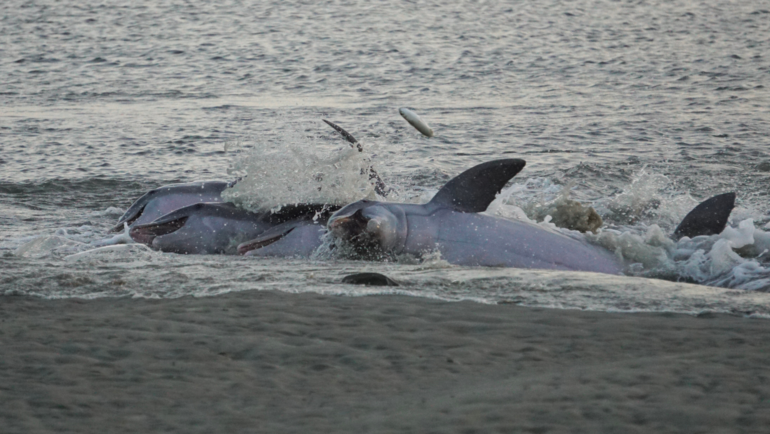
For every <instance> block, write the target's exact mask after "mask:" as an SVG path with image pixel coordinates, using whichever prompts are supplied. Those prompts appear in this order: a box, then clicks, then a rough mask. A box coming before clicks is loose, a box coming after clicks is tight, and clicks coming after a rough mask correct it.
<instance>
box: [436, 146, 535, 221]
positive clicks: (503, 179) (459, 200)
mask: <svg viewBox="0 0 770 434" xmlns="http://www.w3.org/2000/svg"><path fill="white" fill-rule="evenodd" d="M526 164H527V163H526V162H525V161H524V160H521V159H518V158H510V159H505V160H495V161H489V162H487V163H482V164H479V165H478V166H474V167H471V168H470V169H468V170H466V171H465V172H463V173H461V174H459V175H457V176H456V177H454V178H452V179H451V180H450V181H449V182H447V183H446V185H444V186H443V187H442V188H441V190H439V191H438V193H436V195H435V196H434V197H433V199H432V200H431V201H430V202H429V203H428V205H434V206H445V207H449V208H452V209H454V210H456V211H460V212H484V211H486V209H487V208H488V207H489V204H490V203H492V201H493V200H495V196H497V193H499V192H500V190H502V189H503V187H505V184H507V183H508V181H510V180H511V178H513V177H514V176H516V174H517V173H519V172H520V171H521V169H523V168H524V166H525V165H526Z"/></svg>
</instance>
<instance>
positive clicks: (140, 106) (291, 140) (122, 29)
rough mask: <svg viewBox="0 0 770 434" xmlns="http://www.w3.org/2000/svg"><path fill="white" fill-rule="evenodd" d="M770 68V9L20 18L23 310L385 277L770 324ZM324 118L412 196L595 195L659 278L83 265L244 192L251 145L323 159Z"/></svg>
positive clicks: (211, 7) (11, 133)
mask: <svg viewBox="0 0 770 434" xmlns="http://www.w3.org/2000/svg"><path fill="white" fill-rule="evenodd" d="M768 53H770V1H766V0H760V1H744V2H734V1H727V0H705V1H699V2H690V1H683V0H680V1H662V0H661V1H598V0H577V1H553V0H546V1H509V2H504V1H446V0H438V1H422V0H417V1H384V2H369V1H313V2H284V1H272V0H266V1H217V2H213V1H199V2H185V1H163V0H155V1H144V0H137V1H133V2H118V1H112V0H107V1H99V2H75V1H53V0H33V1H29V0H24V1H21V0H4V1H3V2H2V4H0V294H2V293H4V294H17V295H18V294H21V295H29V294H32V295H39V296H44V297H73V296H77V297H101V296H135V297H176V296H184V295H196V296H201V295H216V294H221V293H226V292H230V291H240V290H283V291H291V292H303V291H318V292H324V293H329V294H343V295H351V296H354V295H365V294H370V293H382V292H383V291H379V290H375V289H362V288H357V287H353V288H350V287H348V286H345V285H340V284H338V283H337V282H338V280H339V278H340V277H341V276H343V275H345V274H346V273H349V272H356V271H379V272H384V273H386V274H388V275H391V276H392V277H394V278H397V279H400V280H401V281H402V282H403V283H404V285H403V286H402V287H401V288H400V289H399V291H400V292H401V293H406V294H411V295H415V296H423V297H437V298H442V299H446V300H459V299H472V300H477V301H480V302H488V303H496V302H513V303H521V304H526V305H538V306H552V307H562V308H586V309H598V310H630V311H635V310H668V311H682V312H699V311H703V310H713V311H733V312H745V313H755V314H760V315H764V314H768V313H770V294H768V293H767V291H768V290H770V259H768V258H769V257H770V253H768V252H767V249H768V248H770V235H769V234H768V232H770V226H768V222H770V204H769V202H768V198H770V187H769V186H770V93H768V86H770V54H768ZM399 107H411V108H413V109H414V110H415V111H417V112H418V113H419V114H420V115H421V116H422V117H423V119H425V120H426V121H427V122H428V123H430V125H431V126H432V127H433V129H434V131H435V132H436V135H435V137H433V138H430V139H428V138H425V137H422V136H421V135H420V134H419V133H418V132H417V131H416V130H414V129H413V128H412V127H411V126H409V125H408V124H407V123H406V122H405V121H404V120H403V119H402V118H401V117H400V116H399V115H398V108H399ZM322 118H327V119H330V120H333V121H335V122H337V123H339V124H340V125H342V126H343V127H344V128H346V129H347V130H348V131H350V132H351V133H353V134H354V135H355V136H356V137H357V138H359V139H360V140H361V141H362V142H363V143H364V145H365V146H369V147H370V149H371V150H372V152H373V155H372V159H373V161H374V164H375V166H376V167H377V169H378V170H379V171H380V173H381V174H382V175H383V177H384V178H385V180H386V181H387V182H388V183H389V184H391V185H394V186H397V187H398V189H399V190H400V191H401V192H402V194H404V195H407V194H409V192H412V193H415V192H416V193H415V194H417V195H419V194H423V193H424V192H428V193H429V192H430V191H435V189H437V188H439V187H440V186H441V185H442V184H443V183H444V182H446V180H448V179H449V178H450V177H451V176H454V175H456V174H458V173H460V172H461V171H462V170H464V169H467V168H469V167H471V166H473V165H475V164H478V163H481V162H484V161H487V160H491V159H497V158H505V157H518V158H523V159H525V160H526V161H527V167H526V169H525V171H524V172H522V173H521V174H520V175H518V176H517V178H516V182H515V185H514V186H513V187H512V190H511V191H510V193H511V196H510V198H509V199H508V202H507V205H506V206H509V207H519V208H521V209H524V210H525V211H527V210H529V209H531V208H532V206H533V204H537V203H543V202H547V201H549V200H553V199H555V198H556V197H557V196H558V195H559V194H560V193H561V192H562V191H564V190H565V188H566V189H569V190H570V191H571V197H572V198H573V199H576V200H579V201H581V202H583V203H586V204H591V205H593V206H594V207H595V208H596V209H597V211H598V212H599V213H600V214H601V215H602V217H603V218H604V220H605V231H606V232H607V233H608V234H613V235H612V236H611V237H609V238H607V239H605V240H604V241H603V242H604V243H605V244H604V245H605V246H609V247H610V248H612V249H614V250H618V251H619V252H620V253H621V254H623V255H624V257H626V258H627V259H628V260H629V262H630V263H631V262H633V263H637V264H636V265H634V266H632V267H630V268H629V273H628V274H630V275H632V276H633V277H628V278H611V277H604V276H594V275H590V274H583V273H546V272H532V271H521V270H500V269H471V268H461V267H450V266H447V265H446V264H442V263H441V261H434V262H430V263H423V264H392V263H391V264H382V263H366V262H359V261H339V260H316V261H297V260H263V261H260V260H250V259H247V258H240V257H187V256H179V255H173V254H163V253H157V252H147V251H143V250H141V249H138V248H137V249H133V250H126V251H123V252H121V253H120V254H117V253H113V254H106V255H91V256H88V255H86V256H85V257H83V256H81V257H78V258H75V259H73V258H72V257H69V255H72V254H74V253H79V252H83V251H85V250H88V248H90V245H89V243H92V242H94V241H96V240H99V239H102V238H105V237H107V236H108V235H107V234H106V230H107V228H109V227H110V226H111V225H113V224H114V223H115V221H117V218H118V217H119V216H120V214H121V213H122V211H123V210H125V209H126V208H127V207H128V206H129V205H130V204H131V202H132V201H133V200H134V199H136V198H137V197H139V196H140V195H141V194H143V193H144V192H145V191H146V190H148V189H151V188H154V187H157V186H160V185H163V184H168V183H172V182H179V181H192V180H202V179H231V178H232V175H230V174H228V168H230V167H232V166H233V165H236V164H237V162H238V159H239V158H240V156H242V155H243V153H244V152H251V153H252V155H254V154H253V153H254V152H259V150H260V149H266V148H271V149H275V148H276V147H281V146H286V147H287V149H288V148H291V149H297V148H298V147H301V146H302V145H303V143H304V142H302V136H303V135H304V136H306V137H308V138H309V139H308V142H307V143H308V146H311V145H312V146H316V145H317V144H318V143H321V144H328V146H330V147H334V146H337V147H340V146H345V145H344V143H343V142H342V141H341V139H340V138H339V137H338V136H335V134H334V133H333V132H332V131H331V130H330V129H329V128H328V127H327V126H326V125H325V124H323V123H322V122H321V121H320V120H321V119H322ZM298 137H299V138H298ZM233 144H235V145H236V146H233ZM226 145H227V146H228V149H232V148H237V149H240V150H241V152H240V153H238V152H233V151H231V150H226ZM276 170H280V167H276ZM305 175H306V174H297V176H298V177H301V176H305ZM726 191H735V192H736V193H737V197H738V199H737V208H736V210H735V211H734V212H733V217H732V221H731V227H732V228H733V232H730V233H728V234H723V235H721V236H715V237H710V239H708V240H704V241H702V242H700V243H695V244H692V243H691V244H687V245H685V244H681V243H680V244H678V245H676V247H675V249H674V250H671V249H669V251H668V252H667V253H665V252H664V253H663V257H656V258H655V259H654V260H653V259H650V258H651V257H653V256H655V255H658V256H660V255H661V252H663V250H660V249H659V246H658V245H657V244H656V242H655V240H654V239H653V238H655V237H654V236H653V235H654V232H655V231H654V229H655V228H657V227H660V229H661V230H662V232H663V233H667V232H670V231H671V230H672V229H673V227H674V226H675V225H676V224H677V222H678V220H679V219H680V218H681V217H683V216H684V214H685V213H686V212H687V211H688V210H689V208H691V207H692V206H693V205H695V204H696V203H697V202H698V201H700V200H703V199H705V198H707V197H709V196H711V195H714V194H718V193H723V192H726ZM654 225H657V226H654ZM651 228H653V229H651ZM30 243H36V244H30ZM656 248H658V249H659V250H655V249H656ZM83 258H85V259H83ZM660 278H662V279H665V280H660ZM676 281H684V282H696V283H700V284H704V285H703V286H700V287H697V288H696V287H692V286H689V285H685V284H681V283H673V282H676ZM705 285H712V286H717V287H721V288H711V287H707V286H705ZM693 288H695V289H693Z"/></svg>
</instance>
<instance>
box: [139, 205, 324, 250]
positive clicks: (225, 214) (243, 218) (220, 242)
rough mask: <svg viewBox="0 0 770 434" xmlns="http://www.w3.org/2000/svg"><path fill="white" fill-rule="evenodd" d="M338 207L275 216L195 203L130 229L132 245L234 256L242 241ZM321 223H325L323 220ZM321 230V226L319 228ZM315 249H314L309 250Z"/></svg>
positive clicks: (294, 209)
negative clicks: (133, 243)
mask: <svg viewBox="0 0 770 434" xmlns="http://www.w3.org/2000/svg"><path fill="white" fill-rule="evenodd" d="M338 208H339V207H329V206H328V205H292V206H286V207H283V208H282V209H281V210H280V211H278V212H275V213H273V212H262V213H253V212H250V211H246V210H244V209H241V208H238V207H236V206H235V205H233V204H231V203H198V204H193V205H189V206H186V207H183V208H180V209H178V210H176V211H173V212H171V213H168V214H166V215H164V216H162V217H161V218H159V219H157V220H155V221H153V222H151V223H145V224H141V225H135V226H134V227H133V228H131V230H130V232H129V234H130V236H131V238H132V239H133V240H134V241H137V242H140V243H143V244H146V245H148V246H150V247H152V248H153V249H156V250H160V251H164V252H173V253H183V254H231V255H232V254H236V253H237V247H238V245H239V244H240V243H243V242H244V241H247V240H251V239H254V238H255V237H258V236H259V235H261V234H263V233H264V232H265V231H268V230H270V229H271V228H273V227H275V226H288V225H291V224H297V225H300V222H304V221H312V218H313V217H314V216H316V215H322V214H324V213H326V216H327V217H328V214H330V213H331V211H333V210H336V209H338ZM323 221H326V220H325V219H324V220H323ZM321 227H323V226H321ZM313 248H315V247H313Z"/></svg>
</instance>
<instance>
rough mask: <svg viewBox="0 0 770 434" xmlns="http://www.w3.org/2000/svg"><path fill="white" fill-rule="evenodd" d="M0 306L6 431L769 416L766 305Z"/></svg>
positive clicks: (680, 423) (537, 426)
mask: <svg viewBox="0 0 770 434" xmlns="http://www.w3.org/2000/svg"><path fill="white" fill-rule="evenodd" d="M0 312H1V313H0V315H1V317H2V323H0V345H1V346H0V348H2V358H1V359H0V367H1V369H0V403H1V405H0V424H1V425H2V426H3V429H2V432H3V433H45V432H72V433H107V432H180V433H181V432H184V433H199V432H200V433H211V432H230V433H236V432H271V433H272V432H401V433H403V432H413V433H432V432H435V433H447V432H459V433H471V432H532V433H562V432H564V433H566V432H570V433H579V432H585V433H597V432H602V433H610V432H617V433H637V432H638V433H648V432H656V433H661V432H688V433H697V432H704V433H705V432H709V433H716V432H720V433H728V432H736V433H737V432H762V431H763V430H764V429H766V428H767V427H768V426H770V381H768V376H770V373H768V370H767V366H768V361H767V358H768V356H769V355H770V341H769V340H768V339H767V336H768V331H770V321H767V320H762V319H748V318H743V317H734V316H727V315H706V316H703V317H692V316H686V315H674V314H610V313H599V312H581V311H565V310H552V309H533V308H523V307H518V306H514V305H497V306H495V305H482V304H476V303H471V302H459V303H447V302H441V301H432V300H426V299H420V298H415V297H404V296H373V297H358V298H355V297H334V296H321V295H314V294H299V295H297V294H284V293H279V292H267V291H263V292H259V291H248V292H240V293H232V294H228V295H224V296H218V297H209V298H181V299H175V300H143V299H98V300H93V301H87V300H74V299H69V300H61V301H55V300H54V301H50V300H41V299H36V298H32V297H20V296H6V297H2V298H0Z"/></svg>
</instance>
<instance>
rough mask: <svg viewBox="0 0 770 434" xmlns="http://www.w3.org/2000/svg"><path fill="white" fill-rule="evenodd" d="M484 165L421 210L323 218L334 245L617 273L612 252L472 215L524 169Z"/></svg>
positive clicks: (473, 262)
mask: <svg viewBox="0 0 770 434" xmlns="http://www.w3.org/2000/svg"><path fill="white" fill-rule="evenodd" d="M525 164H526V163H525V162H524V160H520V159H505V160H496V161H490V162H487V163H483V164H480V165H478V166H475V167H473V168H471V169H468V170H466V171H465V172H463V173H461V174H460V175H458V176H457V177H455V178H454V179H452V180H450V181H449V182H448V183H447V184H446V185H444V187H443V188H441V190H439V192H438V193H436V195H435V196H434V197H433V199H432V200H431V201H430V202H428V203H427V204H424V205H414V204H405V203H383V202H376V201H368V200H362V201H359V202H355V203H352V204H350V205H347V206H345V207H343V208H342V209H340V210H339V211H337V212H336V213H334V214H333V215H332V217H331V218H330V219H329V222H328V228H329V230H330V232H331V233H332V234H333V236H335V237H336V238H338V239H341V240H343V241H344V242H346V243H347V244H349V245H351V246H352V247H353V248H354V249H356V250H357V251H358V252H360V253H364V254H374V255H386V256H395V255H403V254H408V255H412V256H416V257H420V256H422V255H424V254H427V253H431V252H435V251H438V252H439V253H440V255H441V258H442V259H444V260H446V261H447V262H449V263H451V264H456V265H467V266H490V267H516V268H540V269H553V270H575V271H593V272H599V273H607V274H620V273H621V272H622V270H623V264H622V263H621V261H620V260H619V258H617V257H616V256H614V255H613V254H611V253H610V252H608V251H607V250H604V249H602V248H601V247H597V246H594V245H591V244H588V243H585V242H582V241H579V240H577V239H574V238H570V237H568V236H566V235H563V234H561V233H556V232H552V231H550V230H547V229H544V228H542V227H540V226H537V225H534V224H531V223H527V222H523V221H510V220H504V219H500V218H495V217H491V216H487V215H482V214H478V213H480V212H483V211H485V210H486V208H487V207H488V206H489V204H490V203H491V202H492V200H494V198H495V196H496V195H497V193H499V192H500V190H501V189H502V188H503V187H504V186H505V184H506V183H507V182H508V181H509V180H510V179H511V178H513V177H514V176H515V175H516V174H517V173H519V171H521V169H523V168H524V166H525Z"/></svg>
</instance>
